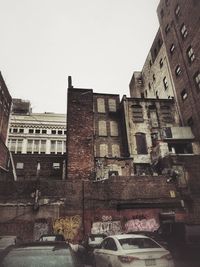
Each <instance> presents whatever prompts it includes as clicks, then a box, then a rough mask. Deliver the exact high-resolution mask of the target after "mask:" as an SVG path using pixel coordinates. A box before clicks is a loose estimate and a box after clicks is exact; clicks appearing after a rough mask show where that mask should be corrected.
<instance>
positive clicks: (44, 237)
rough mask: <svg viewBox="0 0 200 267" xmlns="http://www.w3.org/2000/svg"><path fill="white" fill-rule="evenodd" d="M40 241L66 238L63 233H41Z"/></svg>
mask: <svg viewBox="0 0 200 267" xmlns="http://www.w3.org/2000/svg"><path fill="white" fill-rule="evenodd" d="M39 241H53V242H54V241H64V242H65V238H64V236H63V235H61V234H55V235H54V234H49V235H41V236H40V238H39Z"/></svg>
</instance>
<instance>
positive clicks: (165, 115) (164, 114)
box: [160, 105, 174, 123]
mask: <svg viewBox="0 0 200 267" xmlns="http://www.w3.org/2000/svg"><path fill="white" fill-rule="evenodd" d="M160 111H161V120H162V122H165V123H172V122H174V117H173V116H172V111H171V108H170V106H168V105H163V106H161V107H160Z"/></svg>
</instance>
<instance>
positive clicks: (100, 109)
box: [97, 98, 106, 113]
mask: <svg viewBox="0 0 200 267" xmlns="http://www.w3.org/2000/svg"><path fill="white" fill-rule="evenodd" d="M97 111H98V112H100V113H105V112H106V110H105V100H104V98H97Z"/></svg>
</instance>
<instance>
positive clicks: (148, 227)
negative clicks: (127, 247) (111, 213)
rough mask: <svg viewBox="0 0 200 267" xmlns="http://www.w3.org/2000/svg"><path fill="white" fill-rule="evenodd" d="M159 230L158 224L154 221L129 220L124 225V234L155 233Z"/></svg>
mask: <svg viewBox="0 0 200 267" xmlns="http://www.w3.org/2000/svg"><path fill="white" fill-rule="evenodd" d="M158 228H159V224H158V223H157V222H156V220H155V219H153V218H152V219H142V220H139V219H135V220H130V221H128V222H127V223H126V224H125V231H126V232H135V231H151V232H153V231H155V230H157V229H158Z"/></svg>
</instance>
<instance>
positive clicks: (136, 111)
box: [132, 105, 144, 122]
mask: <svg viewBox="0 0 200 267" xmlns="http://www.w3.org/2000/svg"><path fill="white" fill-rule="evenodd" d="M132 114H133V121H134V122H143V121H144V119H143V112H142V106H140V105H132Z"/></svg>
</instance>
